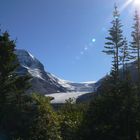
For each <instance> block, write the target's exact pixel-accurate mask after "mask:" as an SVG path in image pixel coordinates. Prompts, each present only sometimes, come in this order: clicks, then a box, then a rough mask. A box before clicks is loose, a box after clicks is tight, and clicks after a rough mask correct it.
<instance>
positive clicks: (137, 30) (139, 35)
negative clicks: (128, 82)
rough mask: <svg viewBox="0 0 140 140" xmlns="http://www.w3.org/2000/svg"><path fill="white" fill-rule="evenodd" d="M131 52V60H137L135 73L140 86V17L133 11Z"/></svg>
mask: <svg viewBox="0 0 140 140" xmlns="http://www.w3.org/2000/svg"><path fill="white" fill-rule="evenodd" d="M132 39H133V41H132V42H131V50H132V52H131V53H132V59H133V60H137V62H136V65H137V72H138V83H139V85H138V86H140V17H139V14H138V12H137V11H135V17H134V25H133V32H132Z"/></svg>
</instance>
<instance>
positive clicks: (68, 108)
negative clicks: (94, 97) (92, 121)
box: [59, 99, 87, 140]
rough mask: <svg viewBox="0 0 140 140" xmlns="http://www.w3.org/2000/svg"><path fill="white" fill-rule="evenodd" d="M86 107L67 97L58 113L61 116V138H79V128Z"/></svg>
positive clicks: (67, 139)
mask: <svg viewBox="0 0 140 140" xmlns="http://www.w3.org/2000/svg"><path fill="white" fill-rule="evenodd" d="M86 109H87V105H86V104H75V103H73V100H72V99H69V100H68V101H67V102H66V104H65V105H64V106H63V107H62V108H61V110H60V112H59V115H60V117H61V134H62V138H63V140H78V139H79V128H80V126H81V122H82V120H83V114H84V113H85V112H86V111H85V110H86Z"/></svg>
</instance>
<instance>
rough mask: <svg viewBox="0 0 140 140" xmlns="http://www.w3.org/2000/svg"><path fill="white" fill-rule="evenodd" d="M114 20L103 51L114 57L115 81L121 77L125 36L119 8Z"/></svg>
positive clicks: (115, 12) (114, 14) (114, 13)
mask: <svg viewBox="0 0 140 140" xmlns="http://www.w3.org/2000/svg"><path fill="white" fill-rule="evenodd" d="M113 16H114V19H113V21H112V22H111V23H112V27H111V28H110V29H109V36H108V37H106V40H107V42H106V43H105V47H104V48H105V50H104V51H103V52H104V53H106V54H107V55H111V56H112V59H113V60H112V71H113V73H114V76H115V79H116V80H117V79H118V77H119V65H120V59H119V49H120V48H121V47H123V45H124V41H123V34H122V29H121V28H122V25H121V21H120V19H119V16H120V15H119V12H118V9H117V6H115V8H114V12H113Z"/></svg>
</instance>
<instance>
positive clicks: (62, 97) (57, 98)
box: [45, 92, 87, 103]
mask: <svg viewBox="0 0 140 140" xmlns="http://www.w3.org/2000/svg"><path fill="white" fill-rule="evenodd" d="M84 94H87V92H67V93H53V94H49V95H45V96H46V97H54V100H52V101H51V103H65V102H66V100H68V99H69V98H72V99H74V101H76V99H77V98H78V97H79V96H81V95H84Z"/></svg>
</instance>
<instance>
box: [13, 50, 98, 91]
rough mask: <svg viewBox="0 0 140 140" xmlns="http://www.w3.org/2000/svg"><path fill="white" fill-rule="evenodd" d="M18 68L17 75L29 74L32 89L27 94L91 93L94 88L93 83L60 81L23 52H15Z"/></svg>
mask: <svg viewBox="0 0 140 140" xmlns="http://www.w3.org/2000/svg"><path fill="white" fill-rule="evenodd" d="M15 53H16V55H17V57H18V60H19V63H20V68H19V69H18V73H19V74H30V76H31V77H32V78H31V84H32V87H31V89H30V90H29V91H28V92H30V93H31V92H37V93H40V94H51V93H60V92H93V91H94V90H95V89H96V87H95V83H94V82H90V83H89V82H86V83H74V82H69V81H66V80H62V79H60V78H58V77H56V76H55V75H53V74H51V73H49V72H46V71H45V69H44V66H43V64H42V63H41V62H40V61H39V60H37V59H36V58H35V57H34V56H33V55H32V54H30V53H29V52H27V51H25V50H16V52H15Z"/></svg>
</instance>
